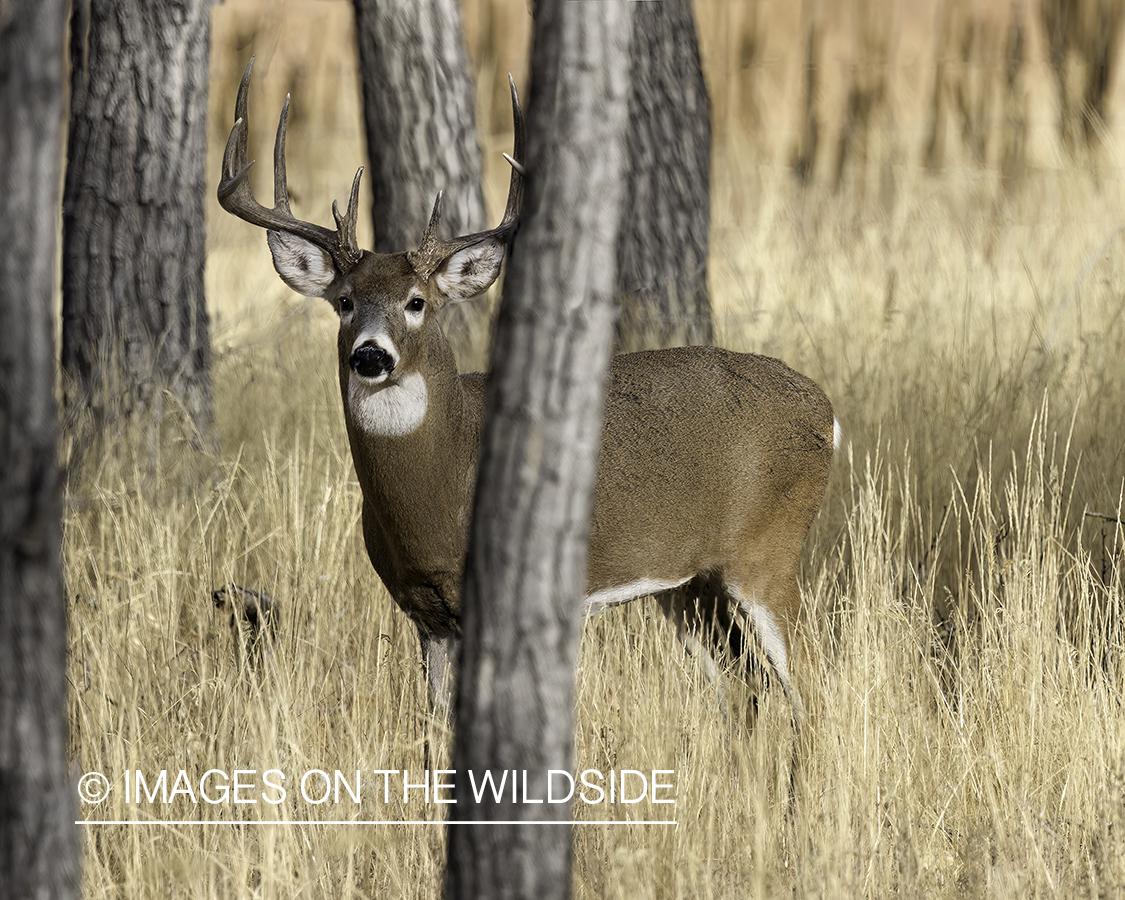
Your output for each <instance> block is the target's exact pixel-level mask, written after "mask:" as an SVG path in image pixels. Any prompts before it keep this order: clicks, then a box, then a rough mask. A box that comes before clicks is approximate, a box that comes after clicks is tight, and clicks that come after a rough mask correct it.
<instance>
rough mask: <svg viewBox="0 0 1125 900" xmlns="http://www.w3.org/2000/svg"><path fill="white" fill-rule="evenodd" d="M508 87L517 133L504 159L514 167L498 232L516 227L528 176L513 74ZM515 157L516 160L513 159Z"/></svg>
mask: <svg viewBox="0 0 1125 900" xmlns="http://www.w3.org/2000/svg"><path fill="white" fill-rule="evenodd" d="M508 86H509V87H510V88H511V89H512V125H513V130H514V131H515V137H514V143H513V145H512V156H508V154H507V153H505V154H504V158H505V159H506V160H508V162H509V163H510V164H511V166H512V180H511V181H510V182H508V203H507V206H505V208H504V218H503V219H501V221H500V225H499V228H498V229H497V230H504V229H508V228H512V227H514V226H515V224H516V221H517V220H518V219H519V217H520V209H522V207H523V178H524V175H526V174H527V170H526V169H525V168H524V165H523V161H524V159H526V157H525V155H524V153H525V148H526V144H527V134H526V132H525V129H524V124H523V110H522V109H521V108H520V96H519V94H518V93H516V82H515V79H514V78H512V74H511V73H510V72H509V73H508ZM513 157H514V158H513Z"/></svg>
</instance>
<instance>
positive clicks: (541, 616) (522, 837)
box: [446, 0, 632, 900]
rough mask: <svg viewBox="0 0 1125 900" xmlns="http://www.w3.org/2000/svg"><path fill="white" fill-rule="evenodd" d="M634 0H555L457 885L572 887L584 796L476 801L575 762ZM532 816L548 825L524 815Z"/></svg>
mask: <svg viewBox="0 0 1125 900" xmlns="http://www.w3.org/2000/svg"><path fill="white" fill-rule="evenodd" d="M631 12H632V4H627V3H573V2H570V0H539V2H538V3H537V4H536V10H535V16H536V18H535V33H534V51H535V52H534V55H533V57H532V59H533V62H532V72H531V82H532V83H531V89H530V92H529V93H530V102H529V113H528V134H529V140H528V151H527V157H528V160H527V167H528V182H527V194H526V196H527V200H526V203H525V206H524V210H523V225H522V226H521V229H520V231H519V232H518V234H517V235H516V239H515V244H514V246H513V249H512V256H511V260H510V262H509V268H508V274H507V279H506V281H505V285H504V298H503V301H502V303H501V307H500V315H499V321H498V323H497V329H496V340H495V345H494V348H493V353H492V359H493V365H492V376H491V380H490V382H489V393H488V400H487V413H486V419H485V426H484V435H483V438H482V445H481V461H480V475H479V480H478V483H477V495H476V505H475V508H474V515H473V527H472V537H471V539H470V546H469V552H468V557H467V563H466V572H465V582H464V587H463V591H462V603H463V606H462V619H461V624H462V630H463V635H464V641H463V649H462V658H461V683H460V692H459V697H458V702H457V720H456V744H455V748H454V756H453V767H454V768H455V769H456V771H457V776H456V778H457V782H456V797H457V801H458V802H457V805H456V806H455V807H453V816H452V818H453V819H454V820H455V821H456V820H462V821H468V820H485V821H489V822H494V823H497V822H501V821H504V822H509V821H516V822H517V823H519V824H514V825H513V824H492V825H472V824H463V825H457V824H454V825H452V826H451V827H450V828H449V830H448V834H449V854H448V859H449V862H448V869H447V875H446V896H447V897H450V898H474V900H476V898H486V897H489V898H493V897H494V898H502V897H534V898H536V900H549V898H557V897H558V898H561V897H568V896H569V895H570V886H571V880H570V863H571V857H572V851H571V835H570V832H569V829H568V828H567V826H566V825H559V826H558V827H549V826H548V827H544V826H542V825H539V826H538V827H537V826H536V825H535V824H534V823H542V822H558V823H563V822H567V821H568V820H569V818H570V805H569V804H568V803H557V804H549V803H524V802H516V803H512V802H510V795H506V798H505V800H504V802H500V803H496V802H494V801H493V800H492V798H491V796H489V797H487V798H486V802H484V803H482V804H481V805H477V804H475V803H474V802H473V795H472V790H471V784H470V782H469V780H468V774H467V773H468V772H469V771H470V770H472V771H473V772H475V773H477V775H478V778H479V776H480V774H481V773H482V772H483V771H485V770H489V769H490V770H492V771H493V772H495V773H496V775H497V777H499V774H500V772H501V770H504V769H508V770H512V769H516V770H519V771H520V773H521V774H520V796H521V799H522V791H523V787H522V786H523V774H522V772H523V770H527V776H526V777H527V792H528V797H530V798H543V797H545V796H546V774H547V770H549V769H561V770H564V771H566V772H572V771H573V744H574V666H575V661H576V656H577V650H578V641H579V636H580V633H581V620H580V612H579V607H578V605H577V604H576V603H575V602H574V601H575V598H576V597H578V596H581V595H582V593H583V592H584V590H585V581H586V539H587V534H588V525H589V515H590V507H591V505H592V493H593V478H594V471H595V467H596V464H597V453H598V448H599V444H600V438H601V430H602V419H603V414H604V378H605V371H606V367H607V364H608V358H609V354H610V349H611V346H610V344H611V339H612V332H613V306H614V296H613V294H614V284H615V273H614V268H615V267H614V258H613V255H614V252H613V248H614V247H615V246H616V238H617V234H616V231H617V226H618V218H617V215H616V212H617V210H619V209H620V207H621V203H622V200H623V190H624V185H623V177H622V176H623V172H624V128H625V122H626V115H627V99H628V98H627V87H628V80H627V74H626V71H625V66H626V63H625V61H626V60H627V59H628V43H629V36H630V22H629V18H630V14H631ZM525 823H532V824H525Z"/></svg>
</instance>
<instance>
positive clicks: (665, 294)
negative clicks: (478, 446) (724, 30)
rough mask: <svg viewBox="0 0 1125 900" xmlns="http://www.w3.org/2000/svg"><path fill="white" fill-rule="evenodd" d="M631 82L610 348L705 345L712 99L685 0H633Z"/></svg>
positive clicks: (708, 332) (688, 0)
mask: <svg viewBox="0 0 1125 900" xmlns="http://www.w3.org/2000/svg"><path fill="white" fill-rule="evenodd" d="M630 82H631V85H630V94H629V128H628V144H627V152H628V156H629V173H628V180H627V185H628V189H627V192H626V196H625V203H624V207H623V208H622V210H621V214H622V222H621V235H620V237H619V243H618V247H617V265H618V279H619V282H618V287H619V290H620V292H621V304H622V306H621V316H620V318H619V319H618V321H617V346H618V349H619V350H622V351H628V350H641V349H646V348H653V347H670V346H675V345H680V344H710V343H711V341H712V337H713V335H712V326H711V301H710V297H709V295H708V293H707V250H708V243H709V238H710V230H711V183H710V181H711V101H710V98H709V96H708V94H707V85H706V84H705V82H704V80H703V69H702V67H701V65H700V61H699V46H698V43H697V41H696V37H695V23H694V19H693V17H692V11H691V0H661V2H659V3H638V4H637V8H636V11H635V12H634V14H633V43H632V51H631V53H630Z"/></svg>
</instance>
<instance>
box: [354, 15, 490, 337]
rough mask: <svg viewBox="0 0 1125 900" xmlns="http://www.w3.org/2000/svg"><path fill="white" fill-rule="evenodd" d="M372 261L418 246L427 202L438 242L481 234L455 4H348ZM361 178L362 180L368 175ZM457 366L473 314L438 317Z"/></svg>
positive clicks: (462, 308) (481, 315)
mask: <svg viewBox="0 0 1125 900" xmlns="http://www.w3.org/2000/svg"><path fill="white" fill-rule="evenodd" d="M354 3H355V16H356V32H357V36H358V40H359V59H360V74H361V80H362V83H363V117H364V123H365V125H366V130H367V155H368V158H369V161H370V163H371V166H370V177H371V192H372V196H373V202H372V206H373V208H372V221H373V222H374V224H375V240H374V244H373V246H372V248H371V249H373V250H374V251H375V252H377V253H397V252H399V251H402V250H411V249H413V248H415V247H417V246H418V241H419V240H420V239H421V237H422V232H423V231H424V230H425V228H426V223H427V222H428V221H429V219H430V210H431V209H432V208H433V205H434V197H435V196H436V194H437V192H438V191H439V190H441V191H444V192H445V196H444V200H443V204H442V218H441V221H442V226H443V229H445V230H446V234H444V235H443V237H444V236H449V235H455V234H470V233H471V232H475V231H481V230H483V229H484V228H485V227H487V226H486V219H487V215H486V210H485V205H484V191H483V189H482V187H481V180H482V177H483V176H482V165H481V153H480V147H479V146H478V145H477V129H476V99H475V96H476V95H475V92H474V89H473V79H472V76H471V74H470V73H469V62H468V56H467V55H466V53H465V39H464V32H463V29H462V26H461V4H460V2H459V0H354ZM365 174H366V173H365ZM442 315H443V317H444V321H443V323H442V324H443V325H444V326H445V329H446V333H447V334H448V335H449V337H450V338H451V340H452V341H453V345H454V349H455V351H456V352H457V355H458V357H459V358H461V357H465V356H468V355H471V354H472V352H473V349H472V348H471V347H470V345H471V344H478V345H480V344H483V343H484V339H483V333H484V331H485V329H484V323H485V320H486V319H487V314H486V312H485V311H483V307H481V306H480V305H478V304H471V303H458V304H452V305H451V306H450V307H449V308H448V309H446V310H445V311H444V312H443V313H442Z"/></svg>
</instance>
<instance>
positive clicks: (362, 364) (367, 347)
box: [348, 344, 395, 378]
mask: <svg viewBox="0 0 1125 900" xmlns="http://www.w3.org/2000/svg"><path fill="white" fill-rule="evenodd" d="M348 365H350V366H351V367H352V371H353V372H355V373H356V374H357V375H361V376H363V377H364V378H378V377H379V376H380V375H389V374H390V373H391V371H392V370H393V369H394V367H395V359H394V357H393V356H392V355H391V354H390V353H388V352H387V351H386V350H384V349H383V348H382V347H380V346H378V345H377V344H361V345H360V346H359V347H356V348H355V350H353V351H352V355H351V356H350V357H349V358H348Z"/></svg>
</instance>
